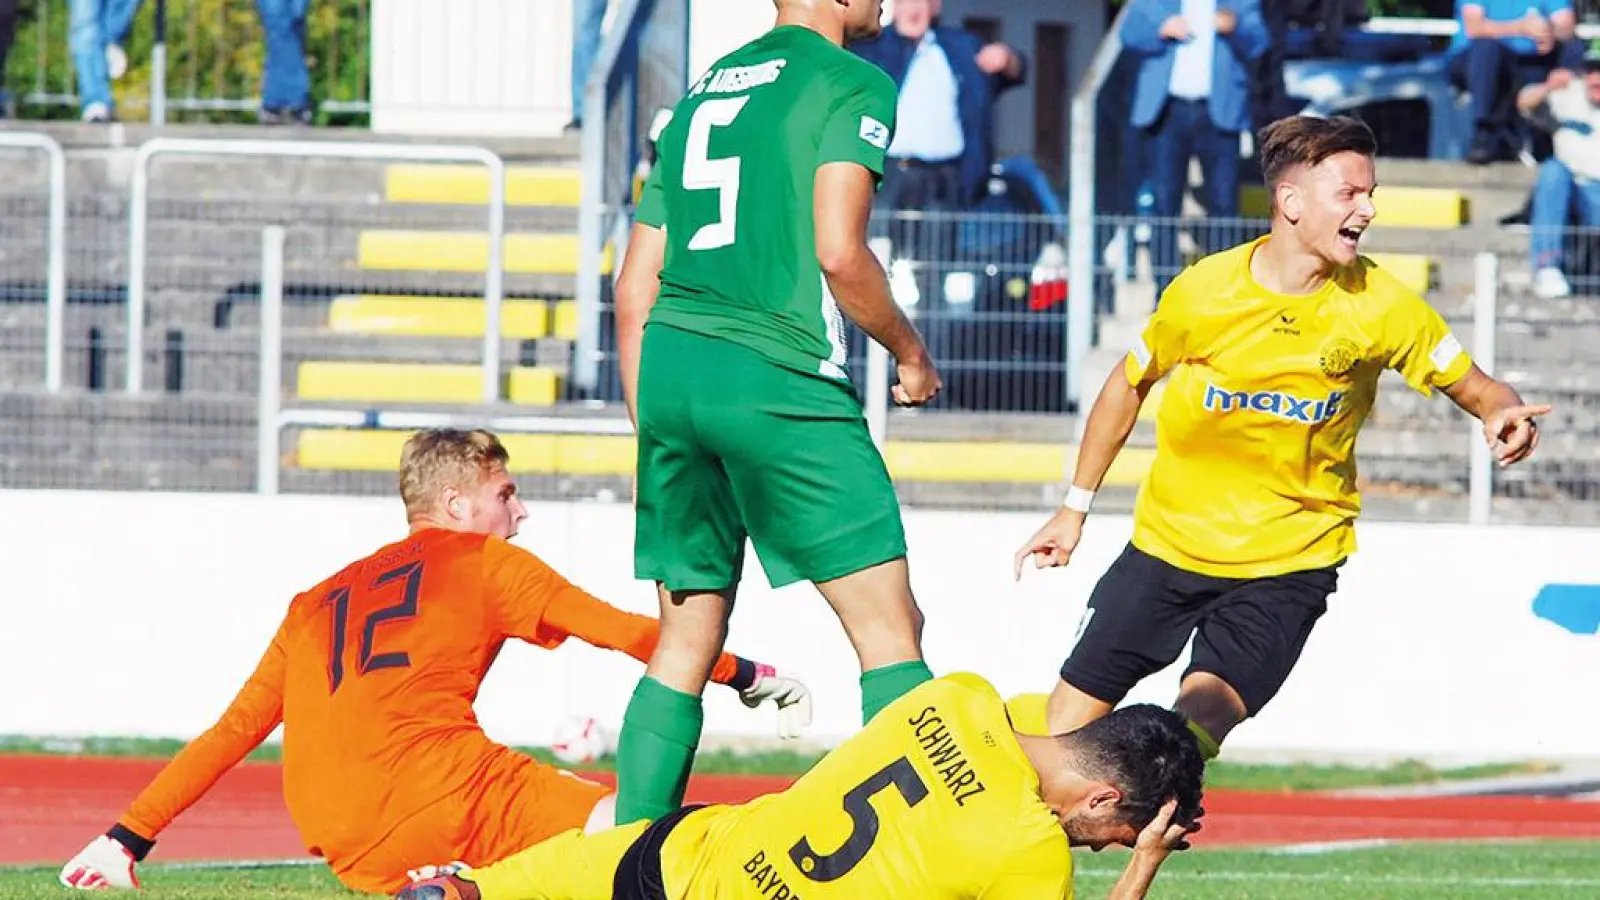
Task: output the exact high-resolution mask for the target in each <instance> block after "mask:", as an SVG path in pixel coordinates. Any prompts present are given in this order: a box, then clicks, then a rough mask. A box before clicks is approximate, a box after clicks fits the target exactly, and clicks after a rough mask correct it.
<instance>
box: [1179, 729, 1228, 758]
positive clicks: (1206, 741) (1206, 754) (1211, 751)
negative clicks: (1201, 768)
mask: <svg viewBox="0 0 1600 900" xmlns="http://www.w3.org/2000/svg"><path fill="white" fill-rule="evenodd" d="M1184 724H1186V725H1188V726H1189V733H1190V734H1193V735H1194V742H1195V743H1196V744H1198V745H1199V747H1200V758H1201V759H1203V760H1205V761H1206V762H1210V761H1212V760H1213V759H1216V758H1217V754H1219V753H1221V752H1222V745H1221V744H1219V743H1217V739H1216V738H1214V737H1212V736H1211V732H1209V731H1207V730H1206V729H1205V726H1203V725H1201V724H1200V723H1199V722H1196V721H1195V720H1193V719H1189V720H1187V721H1186V722H1185V723H1184Z"/></svg>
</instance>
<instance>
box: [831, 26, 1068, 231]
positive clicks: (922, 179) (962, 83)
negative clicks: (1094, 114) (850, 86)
mask: <svg viewBox="0 0 1600 900" xmlns="http://www.w3.org/2000/svg"><path fill="white" fill-rule="evenodd" d="M939 10H940V0H896V2H895V5H894V27H893V28H886V29H884V30H883V32H882V33H881V34H879V35H878V36H877V37H876V38H873V39H871V40H867V41H858V42H856V43H853V44H851V45H850V49H851V50H852V51H854V52H855V53H856V54H858V55H859V56H861V57H862V58H863V59H866V60H868V61H869V62H872V63H874V64H876V65H877V66H878V67H880V68H882V69H883V70H884V71H885V72H887V73H889V77H891V78H893V79H894V82H895V85H896V86H897V87H898V88H899V92H900V93H899V101H898V108H897V110H896V112H895V119H896V124H895V134H894V138H893V140H892V142H891V143H890V144H889V153H888V158H887V159H886V160H885V162H884V176H883V189H882V190H881V191H879V192H878V196H877V203H878V205H879V206H880V207H884V208H888V209H890V210H908V209H909V210H923V211H945V212H956V211H959V210H962V209H965V208H966V207H968V206H969V205H971V204H972V203H974V202H976V201H977V200H978V198H979V197H980V196H981V195H982V193H983V191H984V189H985V187H986V185H987V184H988V177H989V164H990V162H991V161H992V159H993V156H994V153H993V148H992V141H993V131H994V123H993V119H994V100H995V97H996V96H997V95H999V94H1000V92H1002V91H1004V90H1006V89H1007V88H1011V87H1015V86H1017V85H1019V84H1022V83H1023V79H1024V77H1025V74H1026V62H1025V61H1024V59H1023V56H1022V54H1021V53H1019V52H1018V51H1017V50H1015V49H1014V48H1012V47H1009V46H1007V45H1005V44H1002V43H992V44H984V43H983V42H982V40H981V39H980V38H979V37H978V36H977V35H974V34H972V33H971V32H969V31H966V30H964V29H961V28H952V27H947V26H944V25H941V24H940V23H939ZM1063 102H1064V101H1063ZM933 234H934V236H933V237H931V238H928V239H925V240H928V241H929V242H931V243H933V244H935V245H936V246H933V247H927V246H922V247H917V248H916V249H917V252H920V253H922V254H925V255H929V254H931V255H932V256H933V258H944V259H948V258H949V255H948V253H949V251H952V250H953V249H954V248H953V247H948V246H946V245H947V244H948V243H949V242H950V241H951V240H953V236H954V229H953V228H940V229H935V230H934V232H933ZM893 240H894V243H895V245H896V247H897V248H902V247H907V246H915V245H916V243H918V238H916V237H912V236H910V235H909V234H907V235H902V236H900V237H893Z"/></svg>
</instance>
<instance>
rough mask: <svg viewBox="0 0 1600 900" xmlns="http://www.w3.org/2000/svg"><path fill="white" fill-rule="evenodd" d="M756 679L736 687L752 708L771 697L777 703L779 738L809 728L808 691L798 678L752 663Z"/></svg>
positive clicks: (809, 703)
mask: <svg viewBox="0 0 1600 900" xmlns="http://www.w3.org/2000/svg"><path fill="white" fill-rule="evenodd" d="M755 670H756V674H755V681H754V682H752V683H751V684H750V685H749V686H748V687H744V688H741V689H740V690H739V699H740V700H742V701H744V705H745V706H748V707H750V708H751V709H755V708H756V707H758V706H760V705H761V704H762V703H763V702H765V701H767V700H771V701H772V702H773V703H775V704H777V706H778V737H780V738H783V739H785V740H787V739H790V738H797V737H799V736H800V732H802V731H804V730H805V729H807V728H809V727H811V691H810V689H808V688H807V687H806V686H805V685H803V684H801V683H800V681H799V680H798V679H795V678H790V677H788V676H785V675H779V674H778V670H776V669H774V668H773V667H771V666H769V665H764V664H762V663H756V664H755Z"/></svg>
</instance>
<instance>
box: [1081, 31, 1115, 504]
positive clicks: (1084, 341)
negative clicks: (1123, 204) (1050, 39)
mask: <svg viewBox="0 0 1600 900" xmlns="http://www.w3.org/2000/svg"><path fill="white" fill-rule="evenodd" d="M1127 16H1128V7H1127V6H1123V8H1122V11H1121V12H1118V13H1117V17H1116V19H1115V20H1113V21H1112V23H1111V27H1109V28H1107V29H1106V36H1105V38H1104V39H1103V40H1101V41H1100V47H1099V49H1097V50H1095V54H1094V59H1093V60H1092V61H1091V62H1090V63H1089V68H1088V69H1086V70H1084V73H1083V80H1082V81H1081V82H1080V83H1079V85H1078V90H1077V91H1076V92H1075V93H1074V94H1073V95H1072V119H1071V128H1072V145H1071V148H1070V151H1069V152H1070V154H1071V163H1070V164H1069V167H1068V172H1067V178H1068V183H1067V225H1068V229H1069V231H1068V236H1067V273H1068V277H1069V278H1070V279H1071V285H1072V289H1071V290H1070V291H1068V292H1067V341H1066V344H1067V397H1069V398H1072V400H1073V401H1075V402H1076V405H1077V409H1078V411H1079V415H1078V422H1079V428H1080V430H1081V428H1082V423H1083V421H1084V419H1085V418H1087V412H1088V405H1087V402H1086V401H1087V400H1088V399H1089V397H1088V393H1089V391H1088V385H1087V384H1086V381H1087V379H1086V378H1085V374H1086V373H1085V372H1084V371H1083V366H1084V361H1085V360H1087V359H1088V357H1089V343H1090V341H1089V338H1090V335H1091V334H1092V333H1093V331H1094V310H1095V299H1094V283H1095V264H1094V259H1095V242H1096V238H1095V205H1094V200H1095V197H1094V193H1095V192H1094V171H1095V149H1096V146H1097V144H1098V143H1099V130H1098V128H1097V127H1096V118H1097V116H1096V113H1095V106H1096V105H1097V104H1098V103H1099V100H1100V88H1101V87H1102V86H1104V85H1105V81H1106V78H1107V77H1108V76H1109V75H1110V74H1111V69H1112V67H1113V66H1115V65H1116V64H1117V57H1118V56H1120V55H1122V38H1121V36H1120V35H1121V31H1122V22H1123V20H1124V19H1126V18H1127ZM1069 477H1070V473H1069Z"/></svg>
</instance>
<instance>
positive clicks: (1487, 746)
mask: <svg viewBox="0 0 1600 900" xmlns="http://www.w3.org/2000/svg"><path fill="white" fill-rule="evenodd" d="M0 509H4V510H5V513H6V515H5V517H4V524H3V525H0V531H3V533H0V546H3V547H4V548H5V550H4V558H5V561H6V566H5V568H6V576H7V596H6V597H5V600H4V603H3V604H0V634H3V635H5V638H6V644H7V646H6V650H5V652H4V653H3V654H0V684H5V685H6V698H5V701H4V702H3V703H0V733H28V734H54V735H88V734H116V735H150V736H175V737H189V736H193V735H195V734H196V733H198V732H199V731H201V730H202V729H204V728H205V727H207V726H208V725H209V724H210V723H211V722H212V721H213V720H214V718H215V717H216V715H217V714H218V713H220V712H221V711H222V709H223V708H224V707H225V706H226V704H227V703H228V701H229V700H230V699H231V698H232V696H233V694H234V692H235V691H236V690H237V688H238V686H239V685H240V683H241V682H242V681H243V679H244V678H245V677H246V676H248V675H249V673H250V671H251V670H252V668H253V667H254V665H255V662H256V660H257V658H258V656H259V655H260V653H261V651H262V650H263V649H264V648H265V646H266V644H267V641H268V640H269V638H270V637H271V635H272V633H273V630H274V628H275V627H276V624H277V622H278V620H279V617H280V616H281V614H282V612H283V610H284V608H285V606H286V604H287V603H288V601H289V599H290V597H291V596H292V595H293V594H294V593H295V592H296V591H298V590H302V589H304V588H306V587H308V586H310V585H312V584H314V583H316V582H317V581H319V580H321V579H322V578H323V577H325V576H326V575H328V574H330V573H331V572H333V571H335V570H336V569H337V568H338V567H340V566H342V565H343V564H345V563H347V562H349V561H351V560H352V559H354V558H357V557H359V556H362V555H365V554H367V553H368V552H370V551H372V550H373V549H376V547H378V546H380V545H381V544H382V543H384V542H386V541H388V540H391V539H393V538H395V537H396V536H398V535H399V534H400V533H401V530H402V527H403V523H402V516H401V510H400V506H399V502H398V500H392V499H352V498H326V497H294V496H284V497H257V496H250V495H242V496H241V495H207V494H157V493H91V492H66V491H63V492H54V491H0ZM906 524H907V529H908V532H909V539H910V546H911V548H912V565H913V572H914V576H913V577H914V580H915V587H916V590H917V593H918V596H919V599H920V601H921V603H922V605H923V607H924V609H925V610H926V612H927V616H928V628H927V635H926V648H927V654H928V658H929V660H930V662H931V664H932V665H933V667H934V669H935V670H936V671H939V672H948V671H952V670H957V669H967V670H972V671H977V672H980V673H982V674H984V675H985V676H987V677H988V678H990V679H991V680H992V681H993V682H994V683H995V684H996V685H997V686H998V687H999V688H1000V689H1001V690H1002V691H1003V692H1006V693H1008V694H1009V693H1012V692H1020V691H1027V690H1043V689H1045V688H1047V687H1048V686H1049V685H1050V684H1051V683H1052V682H1053V679H1054V677H1055V675H1054V673H1055V670H1056V668H1057V666H1058V665H1059V663H1060V661H1061V658H1062V656H1063V654H1064V653H1065V652H1066V651H1067V649H1068V647H1069V645H1070V643H1071V641H1072V638H1073V634H1074V631H1075V628H1076V626H1077V623H1078V621H1079V618H1080V616H1081V615H1082V613H1083V610H1084V607H1085V603H1086V600H1087V597H1088V594H1089V590H1090V588H1091V586H1092V585H1093V583H1094V581H1095V579H1096V577H1097V576H1098V575H1099V574H1100V572H1101V571H1103V570H1104V568H1105V567H1106V565H1107V564H1108V563H1109V562H1110V561H1111V559H1112V558H1114V556H1115V554H1116V553H1117V552H1119V550H1120V549H1121V547H1122V545H1123V543H1124V541H1125V540H1126V539H1127V536H1128V533H1129V528H1130V524H1129V521H1128V520H1127V519H1126V518H1123V517H1117V516H1109V515H1102V516H1096V517H1095V518H1094V519H1093V521H1092V523H1091V526H1090V528H1089V530H1088V533H1087V535H1086V537H1085V541H1084V545H1083V547H1082V548H1081V549H1080V550H1079V553H1078V555H1077V557H1076V558H1075V560H1074V562H1073V564H1072V566H1071V567H1070V569H1067V570H1062V571H1054V572H1044V573H1039V572H1032V571H1030V572H1028V573H1026V574H1025V576H1024V578H1023V580H1022V582H1021V583H1020V584H1017V583H1014V582H1013V580H1012V578H1011V572H1010V558H1011V552H1012V550H1013V548H1014V546H1015V544H1016V543H1017V542H1018V541H1019V540H1020V539H1022V538H1023V537H1025V536H1026V535H1027V534H1028V533H1030V531H1031V530H1032V529H1033V528H1034V527H1035V526H1036V525H1037V524H1038V517H1037V516H1036V515H1031V514H1030V515H1022V514H978V513H971V512H963V513H943V512H932V511H922V510H910V511H908V512H907V514H906ZM1360 534H1361V543H1362V549H1361V551H1360V552H1359V553H1358V554H1357V555H1356V556H1355V557H1354V559H1353V560H1352V561H1351V562H1350V563H1349V564H1348V565H1347V566H1346V567H1345V569H1344V573H1343V576H1342V579H1341V585H1340V591H1339V593H1338V594H1337V595H1335V597H1334V598H1333V600H1332V602H1331V611H1330V613H1329V615H1328V616H1326V617H1325V618H1324V619H1323V621H1322V623H1321V625H1320V626H1319V627H1318V629H1317V631H1316V632H1315V634H1314V635H1313V637H1312V640H1311V643H1310V645H1309V647H1308V648H1307V650H1306V653H1305V655H1304V657H1303V658H1302V660H1301V664H1300V666H1299V669H1298V670H1297V671H1296V673H1295V674H1294V676H1293V677H1292V678H1291V679H1290V681H1289V683H1288V685H1287V686H1286V687H1285V688H1284V690H1283V692H1282V693H1281V694H1280V695H1279V697H1278V698H1277V700H1276V701H1275V702H1274V703H1273V705H1272V706H1271V707H1269V708H1268V710H1267V711H1266V712H1265V714H1263V715H1262V716H1261V717H1260V718H1259V719H1257V720H1255V721H1252V722H1250V723H1247V724H1246V725H1244V726H1243V727H1241V728H1240V729H1239V730H1238V731H1237V732H1236V733H1235V736H1234V738H1233V739H1232V740H1231V741H1230V744H1229V746H1230V749H1235V750H1240V751H1246V750H1248V751H1258V752H1281V753H1284V754H1291V755H1302V754H1304V755H1312V756H1330V755H1341V756H1342V755H1349V754H1362V755H1366V754H1374V755H1378V756H1383V757H1394V756H1401V755H1419V756H1426V757H1430V758H1452V759H1456V758H1459V759H1468V758H1472V759H1478V758H1505V757H1546V758H1554V757H1563V756H1585V755H1587V756H1594V755H1596V754H1597V753H1600V717H1597V716H1595V715H1594V703H1595V698H1596V695H1597V693H1600V637H1597V636H1596V635H1595V634H1593V633H1579V632H1580V631H1583V630H1584V627H1576V628H1573V629H1572V630H1567V629H1564V628H1562V627H1560V626H1558V625H1556V624H1553V623H1552V622H1551V621H1547V620H1545V619H1543V618H1540V617H1539V616H1536V615H1535V614H1534V612H1533V600H1534V598H1535V596H1536V595H1538V594H1539V592H1540V590H1541V588H1543V587H1544V586H1545V585H1547V584H1553V583H1569V584H1581V585H1600V553H1596V552H1595V550H1596V548H1597V547H1600V532H1597V531H1595V530H1587V529H1578V528H1560V529H1555V528H1551V529H1534V528H1513V527H1504V528H1471V527H1465V526H1450V525H1426V526H1416V525H1392V524H1382V523H1367V524H1365V525H1364V526H1363V527H1362V529H1361V532H1360ZM632 535H633V527H632V516H631V509H630V507H628V506H626V505H620V504H598V503H579V504H564V503H550V504H536V505H535V506H534V507H533V508H532V516H531V518H530V519H529V521H528V523H527V524H526V526H525V527H524V530H523V534H522V535H521V536H520V537H519V538H517V543H519V544H521V545H523V546H526V547H528V548H529V549H531V550H533V551H535V552H537V553H538V554H540V555H541V556H542V557H543V558H544V559H545V560H547V561H548V562H549V563H550V564H551V565H553V566H555V567H556V568H557V569H558V570H559V571H561V572H563V573H564V574H566V575H567V576H568V577H569V578H570V579H572V580H573V581H575V582H577V583H578V584H580V585H582V586H584V587H586V588H587V589H589V590H590V591H592V592H594V593H596V594H598V595H600V596H601V597H604V598H607V599H608V600H610V601H611V602H613V603H615V604H617V605H619V606H623V607H626V608H629V609H633V610H638V611H642V612H649V611H651V610H652V607H653V603H654V600H653V593H652V591H651V589H650V587H649V586H648V585H646V584H644V583H641V582H638V581H635V580H634V579H633V577H632V555H631V554H632ZM746 579H747V580H746V587H745V589H744V590H743V592H742V595H741V597H740V601H739V607H738V609H737V611H736V612H735V614H734V619H733V626H732V637H731V639H730V643H729V646H730V649H735V650H736V651H738V652H742V653H744V654H748V655H752V656H755V657H757V658H759V659H762V660H766V661H770V662H772V663H774V664H777V665H779V666H781V667H785V668H788V669H792V670H793V671H795V672H796V673H797V674H799V675H800V676H801V677H803V678H804V679H805V680H806V681H807V683H808V684H810V685H811V687H812V688H813V689H814V691H815V693H816V701H817V702H816V721H815V724H814V728H813V732H812V733H813V735H814V736H817V737H819V738H822V739H824V740H831V739H836V738H838V737H840V736H843V735H847V734H849V733H850V732H851V731H853V730H854V729H855V728H856V727H857V726H858V722H859V711H858V710H859V696H860V695H859V689H858V686H857V681H856V660H855V657H854V655H853V653H852V652H851V651H850V648H849V646H848V644H847V643H846V641H845V639H844V637H843V635H842V633H841V631H840V629H839V627H838V624H837V622H836V621H835V619H834V618H833V617H832V615H831V613H830V612H829V611H828V608H827V606H826V605H825V604H824V603H823V601H822V600H821V598H820V597H818V596H817V595H816V594H815V593H814V591H813V590H812V589H811V588H810V587H808V586H796V587H790V588H786V589H784V590H782V591H776V592H774V591H772V590H770V589H769V588H768V587H767V586H766V584H765V581H764V579H763V578H762V576H761V574H760V571H759V569H757V568H755V566H754V563H753V562H752V567H751V569H750V570H749V571H748V572H747V574H746ZM1595 592H1596V593H1597V594H1600V588H1597V589H1595ZM1588 630H1589V631H1592V630H1593V629H1592V628H1591V629H1588ZM1181 664H1182V663H1181V661H1180V663H1179V666H1181ZM641 671H642V669H641V667H640V666H639V664H637V663H635V662H633V661H632V660H630V659H628V658H626V657H624V656H622V655H620V654H616V653H612V652H606V651H599V650H595V649H593V648H590V647H587V646H585V645H582V644H580V643H578V642H569V644H568V645H567V646H565V647H563V648H561V649H560V650H558V651H556V652H545V651H539V650H535V649H532V648H529V647H526V646H523V645H520V644H517V645H508V646H507V648H506V651H505V652H504V653H503V654H502V656H501V657H500V660H499V661H498V663H497V664H496V666H495V669H494V671H493V672H492V674H491V675H490V677H489V679H488V681H487V682H486V684H485V686H484V689H483V692H482V695H481V697H480V699H479V703H478V710H479V714H480V718H481V720H482V722H483V725H484V726H485V728H486V729H487V730H488V732H489V733H490V734H491V735H492V736H494V737H496V738H498V739H500V740H504V741H508V742H513V743H534V744H538V743H546V742H548V741H549V739H550V737H551V735H552V734H553V733H554V731H555V730H556V729H557V728H558V726H559V725H561V724H562V723H563V722H564V721H565V719H566V717H567V716H568V715H570V714H577V713H582V714H589V715H594V716H597V717H598V718H599V719H600V720H601V721H602V722H606V723H609V724H611V725H613V726H614V725H615V724H617V723H619V722H620V720H621V715H622V711H623V708H624V706H625V704H626V702H627V699H628V696H629V694H630V692H631V690H632V687H633V684H634V682H635V681H636V679H637V678H638V675H639V673H640V672H641ZM1177 672H1178V666H1175V667H1174V668H1173V669H1172V670H1169V671H1168V672H1164V673H1162V674H1160V675H1158V676H1156V677H1155V678H1152V679H1150V680H1149V681H1148V682H1147V683H1146V684H1145V685H1143V686H1142V687H1141V688H1139V689H1138V690H1137V691H1136V693H1135V694H1134V695H1133V696H1132V697H1130V698H1129V699H1130V700H1150V701H1154V702H1159V703H1167V702H1170V699H1171V696H1172V692H1173V690H1174V688H1175V685H1176V676H1177ZM708 696H709V701H708V704H707V715H706V725H707V732H708V733H709V734H713V735H718V736H738V735H750V736H755V737H761V736H765V735H767V734H770V733H771V732H772V730H773V728H774V719H773V714H772V712H771V711H770V710H765V709H763V710H758V711H749V710H746V709H745V708H744V707H743V706H741V705H740V704H739V703H738V702H737V700H736V699H735V698H734V697H733V696H732V695H731V694H730V693H729V692H727V691H726V690H724V689H720V688H715V687H713V688H712V689H711V690H710V691H709V692H708Z"/></svg>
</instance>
